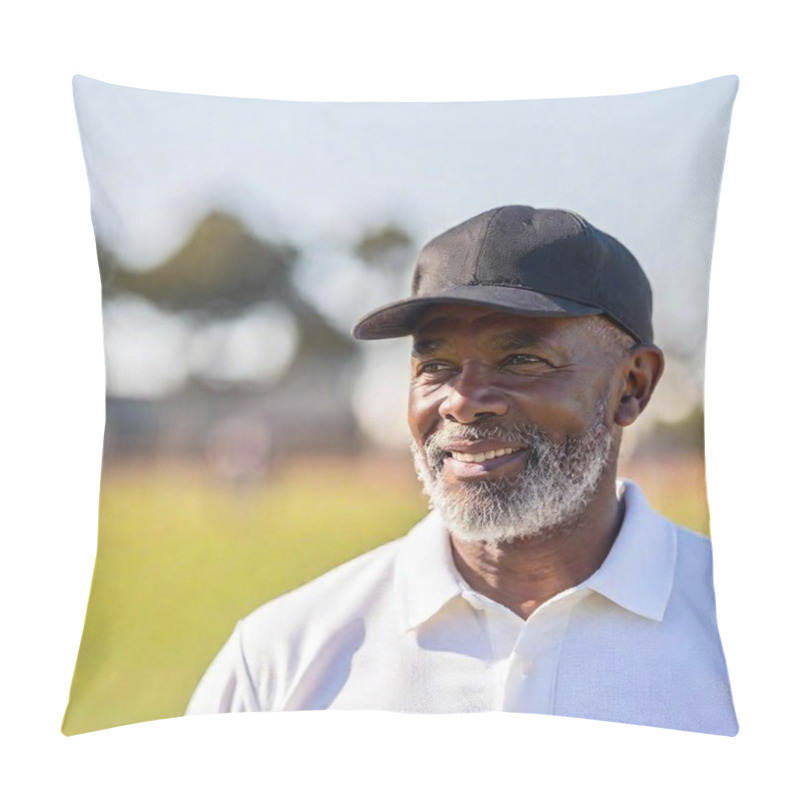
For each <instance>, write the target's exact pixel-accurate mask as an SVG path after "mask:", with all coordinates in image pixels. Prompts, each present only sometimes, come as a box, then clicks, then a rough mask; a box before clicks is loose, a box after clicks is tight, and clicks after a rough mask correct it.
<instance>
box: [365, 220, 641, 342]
mask: <svg viewBox="0 0 800 800" xmlns="http://www.w3.org/2000/svg"><path fill="white" fill-rule="evenodd" d="M411 294H412V296H411V297H410V298H408V299H406V300H399V301H397V302H395V303H390V304H389V305H385V306H382V307H381V308H378V309H376V310H375V311H373V312H371V313H370V314H367V315H366V316H365V317H363V318H362V319H361V320H359V322H358V323H357V324H356V326H355V328H354V329H353V335H354V336H355V337H356V338H357V339H391V338H394V337H397V336H406V335H408V334H410V333H411V332H412V331H413V330H414V328H415V327H416V325H417V322H418V320H419V318H420V316H421V315H422V314H423V312H424V311H425V310H426V309H427V308H429V307H430V306H432V305H436V304H439V303H463V304H466V305H479V306H487V307H489V308H495V309H498V310H500V311H508V312H509V313H511V314H524V315H528V316H535V317H576V316H590V315H598V314H604V315H606V316H607V317H609V318H610V319H611V320H612V321H613V322H615V323H616V324H617V325H619V326H620V327H621V328H623V329H624V330H625V331H627V332H628V333H629V334H630V335H631V336H633V337H634V338H635V339H636V340H637V341H638V342H641V343H644V344H652V341H653V325H652V321H651V317H652V293H651V291H650V283H649V282H648V280H647V276H646V275H645V274H644V271H643V270H642V268H641V266H640V265H639V262H638V261H637V260H636V258H634V256H633V255H632V254H631V252H630V251H629V250H628V249H627V248H625V247H624V246H623V245H622V244H620V243H619V242H618V241H617V240H616V239H614V238H613V237H612V236H609V235H608V234H607V233H604V232H603V231H601V230H598V229H597V228H595V227H594V226H593V225H590V224H589V223H588V222H587V221H586V220H585V219H583V217H580V216H578V215H577V214H574V213H573V212H571V211H561V210H555V209H548V208H538V209H537V208H530V207H529V206H502V207H501V208H495V209H492V210H491V211H485V212H484V213H483V214H478V216H477V217H472V218H471V219H468V220H467V221H466V222H462V223H461V224H460V225H456V227H455V228H451V229H450V230H448V231H445V232H444V233H443V234H441V235H440V236H437V237H436V238H435V239H433V240H432V241H430V242H429V243H428V244H426V245H425V247H423V248H422V251H421V252H420V255H419V258H418V260H417V266H416V269H415V270H414V279H413V282H412V288H411Z"/></svg>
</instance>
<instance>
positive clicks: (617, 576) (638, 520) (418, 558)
mask: <svg viewBox="0 0 800 800" xmlns="http://www.w3.org/2000/svg"><path fill="white" fill-rule="evenodd" d="M618 492H619V494H620V497H621V499H622V500H623V502H624V503H625V516H624V518H623V522H622V527H621V528H620V531H619V534H618V535H617V538H616V540H615V541H614V544H613V546H612V547H611V550H610V551H609V553H608V555H607V556H606V559H605V561H604V562H603V563H602V564H601V565H600V568H599V569H598V570H597V572H595V573H594V574H593V575H592V576H591V577H589V578H588V579H587V580H586V581H584V582H583V583H582V584H581V585H580V587H578V588H585V589H590V590H592V591H594V592H597V593H599V594H602V595H603V596H604V597H607V598H608V599H609V600H611V601H612V602H614V603H616V604H617V605H619V606H622V607H623V608H625V609H627V610H628V611H631V612H633V613H634V614H639V615H640V616H643V617H647V618H649V619H653V620H659V621H660V620H661V619H662V618H663V616H664V611H665V609H666V607H667V603H668V601H669V596H670V593H671V591H672V581H673V576H674V572H675V561H676V558H677V538H676V534H675V526H674V525H673V524H672V523H671V522H670V521H669V520H668V519H666V518H665V517H662V516H661V515H660V514H657V513H656V512H655V511H654V510H653V509H652V508H651V507H650V506H649V504H648V502H647V500H646V499H645V497H644V495H643V494H642V492H641V490H640V489H639V487H638V486H636V484H635V483H633V482H632V481H620V482H619V483H618ZM395 583H396V588H397V591H398V594H399V598H400V603H401V609H402V614H403V623H404V625H405V629H406V630H410V629H411V628H414V627H416V626H417V625H419V624H420V623H422V622H425V621H426V620H428V619H430V618H431V617H432V616H433V615H434V614H435V613H436V612H437V611H439V610H440V609H441V608H442V607H443V606H444V605H445V604H446V603H447V602H448V601H449V600H451V599H453V598H454V597H458V596H460V595H461V594H462V592H463V591H465V590H466V589H468V587H467V584H466V582H465V581H464V579H463V578H462V577H461V575H460V573H459V572H458V570H457V569H456V567H455V564H454V563H453V555H452V551H451V549H450V538H449V536H448V535H447V531H446V530H445V527H444V523H443V522H442V519H441V517H440V516H439V514H438V513H437V512H435V511H434V512H432V513H431V514H429V515H428V516H427V517H425V519H423V520H422V521H421V522H420V523H419V524H418V525H416V526H415V527H414V528H412V530H411V531H410V532H409V534H408V535H407V536H406V537H405V538H404V539H403V540H402V543H401V547H400V552H399V554H398V562H397V571H396V574H395Z"/></svg>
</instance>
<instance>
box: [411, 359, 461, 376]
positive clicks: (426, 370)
mask: <svg viewBox="0 0 800 800" xmlns="http://www.w3.org/2000/svg"><path fill="white" fill-rule="evenodd" d="M454 369H455V367H454V366H453V365H452V364H448V363H446V362H445V361H428V362H426V363H425V364H420V366H419V369H418V372H419V374H420V375H437V374H441V373H443V372H451V371H452V370H454Z"/></svg>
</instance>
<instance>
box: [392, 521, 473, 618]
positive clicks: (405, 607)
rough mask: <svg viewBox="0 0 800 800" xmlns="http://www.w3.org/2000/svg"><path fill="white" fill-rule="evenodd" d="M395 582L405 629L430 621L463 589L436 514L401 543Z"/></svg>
mask: <svg viewBox="0 0 800 800" xmlns="http://www.w3.org/2000/svg"><path fill="white" fill-rule="evenodd" d="M395 583H396V587H397V591H398V594H399V596H400V607H401V609H402V614H403V624H404V625H405V629H406V630H410V629H411V628H415V627H416V626H417V625H419V624H421V623H422V622H425V621H426V620H427V619H430V618H431V617H432V616H433V615H434V614H435V613H436V612H437V611H439V609H440V608H442V606H444V605H445V603H447V602H448V601H449V600H452V599H453V598H454V597H458V596H459V595H460V594H461V592H462V591H464V589H465V588H466V582H465V581H464V579H463V578H462V577H461V574H460V573H459V572H458V570H457V569H456V567H455V564H454V563H453V553H452V550H451V549H450V537H449V536H448V534H447V531H446V529H445V526H444V523H443V522H442V519H441V517H440V516H439V514H438V513H437V512H436V511H433V512H431V513H430V514H428V516H427V517H425V519H423V520H422V521H421V522H420V523H419V524H418V525H416V526H415V527H414V528H412V529H411V531H410V532H409V534H408V535H407V536H406V537H405V538H404V539H403V540H402V541H401V547H400V552H399V554H398V560H397V571H396V573H395Z"/></svg>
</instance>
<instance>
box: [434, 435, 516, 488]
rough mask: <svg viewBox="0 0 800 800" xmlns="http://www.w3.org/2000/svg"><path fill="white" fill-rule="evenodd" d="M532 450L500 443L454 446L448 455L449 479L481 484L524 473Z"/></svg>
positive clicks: (446, 457) (445, 468)
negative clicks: (481, 482) (519, 472)
mask: <svg viewBox="0 0 800 800" xmlns="http://www.w3.org/2000/svg"><path fill="white" fill-rule="evenodd" d="M527 457H528V448H527V447H525V446H523V445H519V444H509V443H508V442H500V441H478V442H468V443H467V442H463V443H458V444H451V445H449V446H448V447H447V450H446V452H445V453H444V459H443V463H442V467H443V469H444V472H445V475H447V476H449V477H450V478H451V479H455V480H470V479H472V480H481V479H486V478H489V477H492V478H494V477H496V476H497V477H499V476H502V475H506V474H509V475H510V474H513V473H514V472H516V471H518V470H519V469H522V467H523V466H524V463H525V461H526V459H527Z"/></svg>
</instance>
